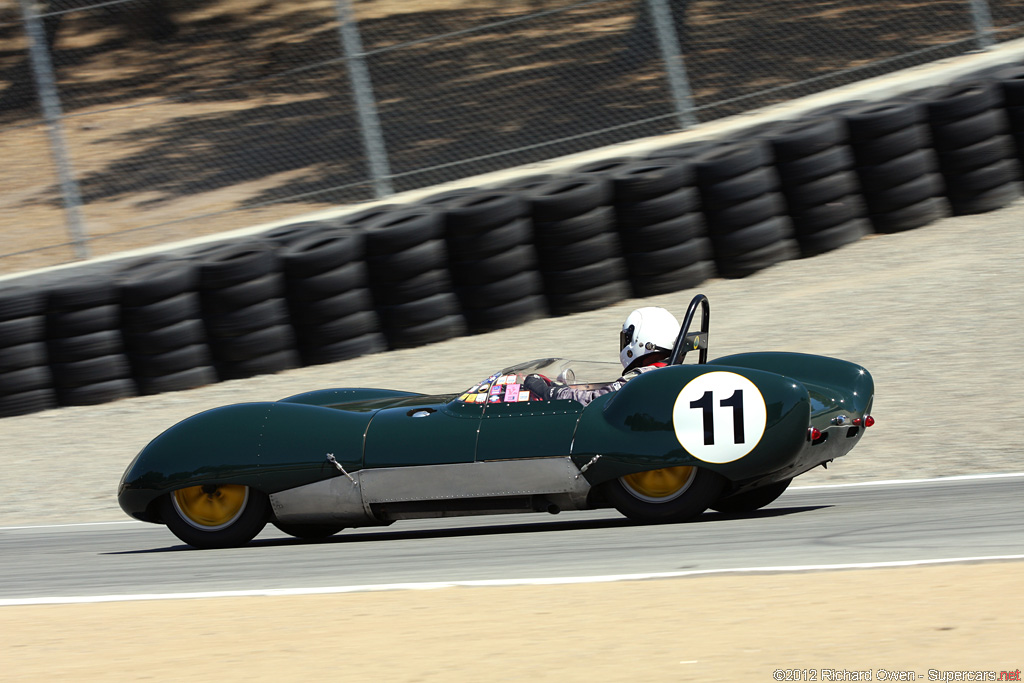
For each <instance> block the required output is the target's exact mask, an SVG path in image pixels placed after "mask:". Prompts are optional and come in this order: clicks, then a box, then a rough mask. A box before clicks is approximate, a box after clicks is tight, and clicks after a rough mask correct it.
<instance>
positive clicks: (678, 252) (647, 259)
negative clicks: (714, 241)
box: [625, 237, 714, 282]
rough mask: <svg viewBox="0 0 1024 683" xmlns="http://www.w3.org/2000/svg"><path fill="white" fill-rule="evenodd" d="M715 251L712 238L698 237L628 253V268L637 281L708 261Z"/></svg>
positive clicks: (626, 257)
mask: <svg viewBox="0 0 1024 683" xmlns="http://www.w3.org/2000/svg"><path fill="white" fill-rule="evenodd" d="M713 253H714V249H713V247H712V245H711V240H710V239H708V238H707V237H696V238H694V239H692V240H687V241H686V242H683V243H682V244H677V245H676V246H674V247H666V248H664V249H658V250H657V251H650V252H646V253H632V254H626V256H625V260H626V268H627V269H628V270H629V279H630V280H631V281H633V282H635V281H636V280H638V279H642V278H646V277H650V276H657V275H661V274H662V273H669V272H674V271H677V270H679V269H681V268H686V267H687V266H691V265H693V264H694V263H697V262H698V261H707V260H709V259H710V258H711V256H712V254H713Z"/></svg>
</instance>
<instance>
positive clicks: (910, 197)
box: [864, 173, 944, 213]
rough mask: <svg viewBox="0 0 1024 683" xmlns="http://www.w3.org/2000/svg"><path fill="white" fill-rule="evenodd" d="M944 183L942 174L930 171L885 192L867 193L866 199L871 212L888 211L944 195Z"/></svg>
mask: <svg viewBox="0 0 1024 683" xmlns="http://www.w3.org/2000/svg"><path fill="white" fill-rule="evenodd" d="M943 185H944V183H943V178H942V176H941V175H939V174H938V173H928V174H925V175H922V176H918V177H917V178H914V179H913V180H911V181H909V182H906V183H903V184H902V185H897V186H895V187H891V188H889V189H888V190H886V191H885V192H875V193H873V194H869V195H865V196H864V200H865V202H866V203H867V206H868V210H869V211H870V212H871V213H888V212H890V211H896V210H898V209H902V208H903V207H905V206H910V205H912V204H917V203H918V202H923V201H925V200H926V199H930V198H931V197H939V196H942V194H943Z"/></svg>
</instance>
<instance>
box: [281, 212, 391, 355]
mask: <svg viewBox="0 0 1024 683" xmlns="http://www.w3.org/2000/svg"><path fill="white" fill-rule="evenodd" d="M281 265H282V270H283V272H284V276H285V292H286V298H287V299H288V310H289V314H290V317H291V321H292V327H293V329H294V331H295V339H296V345H297V347H298V350H299V354H300V356H301V357H302V363H303V364H304V365H319V364H321V363H333V362H335V361H340V360H346V359H349V358H355V357H357V356H362V355H365V354H370V353H377V352H380V351H384V350H386V349H387V340H386V339H385V338H384V335H383V334H381V332H380V322H379V321H378V319H377V313H376V311H374V309H373V296H372V295H371V293H370V290H369V288H368V283H367V274H366V264H365V263H364V262H363V238H362V235H361V234H360V233H359V232H356V231H353V230H332V231H327V232H323V233H310V234H308V235H307V236H306V237H305V238H303V239H300V240H298V241H296V242H294V243H293V244H292V245H291V246H289V247H288V248H286V249H285V250H284V251H282V252H281Z"/></svg>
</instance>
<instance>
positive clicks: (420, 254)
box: [366, 240, 448, 287]
mask: <svg viewBox="0 0 1024 683" xmlns="http://www.w3.org/2000/svg"><path fill="white" fill-rule="evenodd" d="M366 265H367V267H368V269H369V281H370V283H371V284H372V285H373V286H374V287H387V286H389V285H390V284H392V283H396V282H402V281H404V280H407V279H408V278H411V277H415V276H417V275H420V274H421V273H425V272H427V271H428V270H437V269H438V268H447V267H448V250H447V249H446V247H445V243H444V241H443V240H426V241H423V242H420V243H419V244H417V245H415V246H413V247H409V248H408V249H406V250H405V251H398V252H394V253H391V254H386V255H384V256H379V257H374V258H371V259H368V260H367V262H366Z"/></svg>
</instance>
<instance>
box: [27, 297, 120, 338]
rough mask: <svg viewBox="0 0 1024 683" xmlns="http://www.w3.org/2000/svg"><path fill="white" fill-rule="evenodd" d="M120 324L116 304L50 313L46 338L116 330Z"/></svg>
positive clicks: (47, 319)
mask: <svg viewBox="0 0 1024 683" xmlns="http://www.w3.org/2000/svg"><path fill="white" fill-rule="evenodd" d="M120 323H121V309H120V307H119V306H118V305H117V304H103V305H101V306H93V307H92V308H82V309H79V310H76V311H60V312H51V313H48V314H47V316H46V328H47V336H48V337H49V338H50V339H54V338H56V337H75V336H78V335H80V334H91V333H93V332H99V331H101V330H116V329H118V328H119V327H120Z"/></svg>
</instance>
